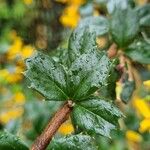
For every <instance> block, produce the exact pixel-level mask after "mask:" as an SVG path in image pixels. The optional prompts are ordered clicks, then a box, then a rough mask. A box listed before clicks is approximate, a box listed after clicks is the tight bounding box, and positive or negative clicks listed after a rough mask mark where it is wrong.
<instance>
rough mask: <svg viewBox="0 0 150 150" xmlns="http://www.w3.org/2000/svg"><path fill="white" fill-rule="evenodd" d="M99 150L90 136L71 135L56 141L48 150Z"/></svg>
mask: <svg viewBox="0 0 150 150" xmlns="http://www.w3.org/2000/svg"><path fill="white" fill-rule="evenodd" d="M52 149H54V150H84V149H86V150H97V148H96V146H95V145H94V143H93V141H92V138H91V137H90V136H88V135H82V134H78V135H69V136H66V137H63V138H59V139H54V140H53V141H52V143H51V144H50V145H49V147H48V149H47V150H52Z"/></svg>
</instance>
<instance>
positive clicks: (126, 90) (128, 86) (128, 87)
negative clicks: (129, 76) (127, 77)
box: [120, 81, 135, 103]
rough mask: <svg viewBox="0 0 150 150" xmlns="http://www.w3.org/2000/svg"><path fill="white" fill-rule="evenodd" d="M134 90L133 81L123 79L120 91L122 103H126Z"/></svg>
mask: <svg viewBox="0 0 150 150" xmlns="http://www.w3.org/2000/svg"><path fill="white" fill-rule="evenodd" d="M134 90H135V82H134V81H125V83H124V85H123V89H122V91H121V95H120V96H121V100H122V101H123V102H124V103H128V101H129V100H130V99H131V96H132V94H133V92H134Z"/></svg>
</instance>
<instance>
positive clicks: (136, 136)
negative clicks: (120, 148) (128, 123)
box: [126, 130, 142, 143]
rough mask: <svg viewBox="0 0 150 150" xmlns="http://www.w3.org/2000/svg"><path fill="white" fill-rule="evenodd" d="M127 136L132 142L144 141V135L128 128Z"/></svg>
mask: <svg viewBox="0 0 150 150" xmlns="http://www.w3.org/2000/svg"><path fill="white" fill-rule="evenodd" d="M126 138H127V140H128V141H130V142H137V143H139V142H141V141H142V136H141V135H140V134H139V133H137V132H135V131H132V130H128V131H127V132H126Z"/></svg>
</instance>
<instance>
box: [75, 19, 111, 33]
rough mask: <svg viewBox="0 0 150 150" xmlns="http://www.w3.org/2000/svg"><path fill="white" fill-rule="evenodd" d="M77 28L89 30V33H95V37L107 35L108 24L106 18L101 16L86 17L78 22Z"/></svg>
mask: <svg viewBox="0 0 150 150" xmlns="http://www.w3.org/2000/svg"><path fill="white" fill-rule="evenodd" d="M78 28H89V31H91V32H95V33H96V35H97V36H101V35H104V34H106V33H108V30H109V23H108V20H107V18H105V17H102V16H97V17H86V18H85V19H82V20H81V21H80V23H79V25H78Z"/></svg>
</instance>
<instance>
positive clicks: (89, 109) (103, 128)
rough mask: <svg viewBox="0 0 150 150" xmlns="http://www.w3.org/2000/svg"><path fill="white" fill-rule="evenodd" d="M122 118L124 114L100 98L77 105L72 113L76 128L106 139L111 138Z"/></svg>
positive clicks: (90, 99)
mask: <svg viewBox="0 0 150 150" xmlns="http://www.w3.org/2000/svg"><path fill="white" fill-rule="evenodd" d="M120 117H122V113H121V112H120V111H119V110H118V109H117V108H116V107H115V106H113V105H112V104H110V103H109V102H106V101H104V100H103V99H101V98H98V97H95V98H94V97H93V98H89V99H85V100H84V101H83V102H78V103H76V104H75V107H74V109H73V113H72V121H73V124H74V126H75V128H79V130H82V131H87V133H88V134H100V135H103V136H106V137H110V131H111V130H112V129H115V125H117V124H118V122H117V120H118V119H119V118H120Z"/></svg>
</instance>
